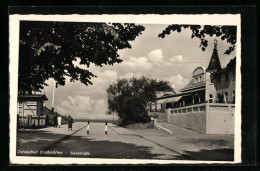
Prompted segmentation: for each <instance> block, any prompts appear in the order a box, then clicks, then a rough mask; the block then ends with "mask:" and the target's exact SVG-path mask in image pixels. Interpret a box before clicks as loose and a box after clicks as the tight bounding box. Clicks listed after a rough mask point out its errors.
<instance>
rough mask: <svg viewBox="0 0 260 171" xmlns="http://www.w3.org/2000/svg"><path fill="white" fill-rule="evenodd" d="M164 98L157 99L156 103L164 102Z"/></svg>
mask: <svg viewBox="0 0 260 171" xmlns="http://www.w3.org/2000/svg"><path fill="white" fill-rule="evenodd" d="M165 100H166V99H160V100H157V103H164V102H165Z"/></svg>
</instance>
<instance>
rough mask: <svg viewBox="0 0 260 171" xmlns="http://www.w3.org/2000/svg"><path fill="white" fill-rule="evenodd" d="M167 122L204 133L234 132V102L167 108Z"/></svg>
mask: <svg viewBox="0 0 260 171" xmlns="http://www.w3.org/2000/svg"><path fill="white" fill-rule="evenodd" d="M166 114H167V115H168V123H171V124H175V125H178V126H181V127H184V128H189V129H192V130H195V131H198V132H202V133H206V134H234V117H235V105H234V104H221V103H204V104H199V105H192V106H184V107H180V108H173V109H167V110H166Z"/></svg>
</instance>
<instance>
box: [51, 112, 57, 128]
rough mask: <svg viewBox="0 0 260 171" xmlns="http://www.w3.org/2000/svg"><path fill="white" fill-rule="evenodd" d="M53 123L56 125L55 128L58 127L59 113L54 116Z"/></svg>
mask: <svg viewBox="0 0 260 171" xmlns="http://www.w3.org/2000/svg"><path fill="white" fill-rule="evenodd" d="M52 120H53V125H54V128H57V122H58V121H57V114H56V115H54V116H53V119H52Z"/></svg>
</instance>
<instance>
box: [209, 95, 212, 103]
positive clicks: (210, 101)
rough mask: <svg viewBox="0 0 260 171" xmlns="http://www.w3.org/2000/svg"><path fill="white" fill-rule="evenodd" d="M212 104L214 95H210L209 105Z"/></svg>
mask: <svg viewBox="0 0 260 171" xmlns="http://www.w3.org/2000/svg"><path fill="white" fill-rule="evenodd" d="M212 102H213V95H212V94H210V95H209V103H212Z"/></svg>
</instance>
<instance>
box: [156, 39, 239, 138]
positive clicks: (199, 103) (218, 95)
mask: <svg viewBox="0 0 260 171" xmlns="http://www.w3.org/2000/svg"><path fill="white" fill-rule="evenodd" d="M235 68H236V57H235V58H233V59H232V60H230V62H229V63H228V64H227V66H226V67H224V68H222V67H221V64H220V60H219V56H218V50H217V41H216V40H214V49H213V52H212V55H211V59H210V62H209V64H208V67H207V68H204V67H197V68H195V69H194V70H193V72H192V79H191V80H190V82H189V83H188V84H187V85H186V86H185V87H183V88H182V89H180V93H178V94H173V95H166V96H161V97H159V98H157V101H160V103H162V107H163V109H164V110H165V112H166V113H167V115H168V117H167V118H168V123H173V124H176V125H179V126H182V127H185V128H189V129H193V130H196V131H199V132H202V133H207V134H233V133H234V114H235V70H236V69H235ZM155 103H157V102H155Z"/></svg>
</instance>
